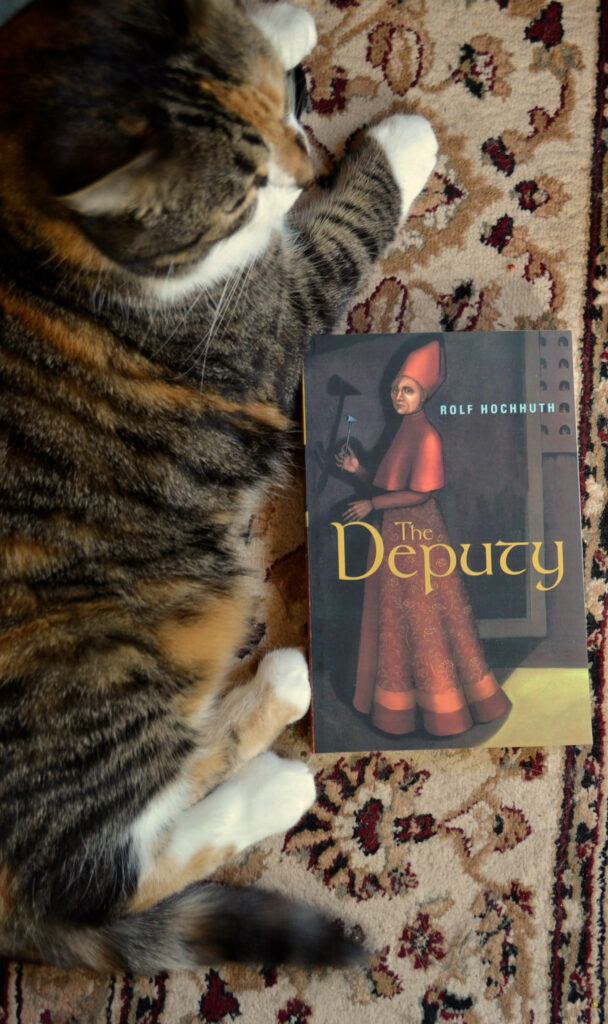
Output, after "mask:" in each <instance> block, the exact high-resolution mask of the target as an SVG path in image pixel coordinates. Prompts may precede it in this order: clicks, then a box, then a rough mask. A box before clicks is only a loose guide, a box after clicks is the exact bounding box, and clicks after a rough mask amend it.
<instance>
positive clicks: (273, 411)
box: [0, 285, 292, 430]
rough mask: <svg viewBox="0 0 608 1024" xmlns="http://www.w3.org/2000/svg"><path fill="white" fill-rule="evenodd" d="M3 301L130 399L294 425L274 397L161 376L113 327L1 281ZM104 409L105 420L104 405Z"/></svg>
mask: <svg viewBox="0 0 608 1024" xmlns="http://www.w3.org/2000/svg"><path fill="white" fill-rule="evenodd" d="M0 303H1V304H2V307H3V309H4V310H5V311H6V313H8V314H9V315H10V316H12V317H14V318H15V319H16V320H19V321H20V322H21V323H22V324H24V326H25V327H27V328H29V329H30V330H31V331H33V332H34V333H35V334H38V335H40V336H42V337H44V338H46V339H47V341H49V342H50V343H51V344H52V345H53V347H54V348H56V349H57V350H58V351H60V352H61V353H62V354H63V355H64V356H65V357H66V358H67V359H69V360H70V361H73V362H80V363H82V364H83V366H85V367H87V369H89V370H93V371H96V372H98V373H104V374H110V373H111V374H112V375H113V376H114V377H115V378H116V379H117V381H118V383H119V385H120V387H121V389H122V390H124V392H125V393H126V394H127V396H128V397H129V399H131V400H133V401H136V402H138V403H139V404H140V405H142V406H145V407H146V408H155V409H158V410H160V411H163V410H166V411H168V412H170V411H172V410H174V409H176V408H188V409H190V410H192V411H193V412H199V413H203V412H204V411H205V410H206V409H210V408H213V409H217V410H218V411H219V412H225V413H227V414H228V415H233V416H238V417H245V418H246V419H248V420H250V421H253V422H254V423H255V422H257V423H259V424H261V425H263V426H265V427H271V428H274V429H276V430H287V429H289V428H290V427H291V425H292V424H291V420H290V419H289V417H288V416H286V415H285V414H284V413H282V412H281V410H280V409H279V408H278V407H277V406H276V405H275V404H274V403H272V402H262V401H259V402H256V401H254V402H248V403H245V404H239V403H238V402H232V401H230V400H229V399H226V398H223V397H222V396H221V395H218V394H215V393H213V392H211V391H205V392H204V393H203V394H201V393H200V392H199V391H198V390H196V389H195V388H193V387H191V386H190V385H188V384H183V383H182V384H178V383H168V382H167V381H164V380H162V379H159V375H160V374H161V373H162V367H158V366H155V365H154V364H153V363H150V362H149V360H147V359H146V358H145V356H142V355H139V354H138V353H132V352H127V351H126V350H125V349H124V348H123V346H122V344H121V342H120V340H119V339H117V338H115V337H114V336H113V335H112V334H111V333H110V332H109V331H106V330H104V329H103V328H99V327H97V326H96V325H94V324H90V323H88V322H87V321H86V320H79V321H77V322H76V323H73V322H71V321H70V320H69V319H68V318H66V317H62V316H57V317H55V318H51V317H50V316H47V315H46V314H45V313H43V312H42V311H41V310H39V309H36V308H35V307H33V306H32V305H30V304H29V303H27V302H26V301H25V300H23V299H21V298H19V297H18V296H16V295H14V294H13V293H12V292H10V291H9V290H8V289H7V288H5V287H3V286H2V285H0ZM97 404H99V402H98V403H97ZM99 413H100V416H101V418H102V419H104V415H103V414H104V410H103V409H102V408H100V409H99ZM106 413H107V415H105V420H106V421H107V425H108V426H111V425H112V423H113V417H112V416H111V414H110V411H109V410H106Z"/></svg>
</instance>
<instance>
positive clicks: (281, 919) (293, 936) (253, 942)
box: [207, 887, 369, 967]
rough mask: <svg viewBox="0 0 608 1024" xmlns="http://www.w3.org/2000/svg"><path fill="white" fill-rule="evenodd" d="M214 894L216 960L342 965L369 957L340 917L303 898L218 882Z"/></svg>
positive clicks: (213, 929) (306, 965)
mask: <svg viewBox="0 0 608 1024" xmlns="http://www.w3.org/2000/svg"><path fill="white" fill-rule="evenodd" d="M215 900H217V910H216V912H215V914H214V917H213V927H212V935H213V941H214V945H215V952H216V955H217V956H218V957H219V958H220V959H222V960H233V961H241V962H250V963H251V962H256V963H262V964H264V965H265V966H273V965H275V964H298V965H300V966H302V967H313V966H322V965H326V966H332V967H345V966H349V965H354V964H357V963H361V962H363V961H364V960H365V959H367V958H368V957H369V952H368V951H367V950H366V949H365V948H364V947H363V946H362V945H361V943H358V942H356V941H355V940H354V939H352V938H351V937H350V936H348V935H347V934H346V933H345V931H344V927H343V925H342V924H341V922H339V921H332V920H331V919H330V918H328V917H327V916H326V915H325V914H323V913H321V912H320V911H318V910H316V909H315V908H313V907H310V906H308V905H306V904H304V903H295V902H293V901H292V900H288V899H285V898H284V897H282V896H278V895H276V894H275V893H267V892H263V891H262V890H260V889H233V888H223V887H218V888H217V889H216V891H215V894H214V900H213V901H214V902H215ZM207 939H209V931H208V932H207Z"/></svg>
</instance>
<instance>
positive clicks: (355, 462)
mask: <svg viewBox="0 0 608 1024" xmlns="http://www.w3.org/2000/svg"><path fill="white" fill-rule="evenodd" d="M334 458H335V460H336V466H337V467H338V469H345V470H346V472H347V473H358V471H359V469H360V468H361V463H360V462H359V459H358V458H357V456H356V455H355V453H354V452H353V451H352V450H351V449H350V448H347V447H346V445H342V447H341V449H340V451H339V452H338V454H337V455H335V456H334Z"/></svg>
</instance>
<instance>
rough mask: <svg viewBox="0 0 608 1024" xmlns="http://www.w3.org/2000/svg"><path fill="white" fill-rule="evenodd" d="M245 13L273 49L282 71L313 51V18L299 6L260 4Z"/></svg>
mask: <svg viewBox="0 0 608 1024" xmlns="http://www.w3.org/2000/svg"><path fill="white" fill-rule="evenodd" d="M248 14H249V17H250V18H251V20H252V21H253V22H254V24H256V25H257V27H258V28H259V30H260V32H262V34H263V35H265V36H266V38H267V40H268V42H269V43H271V45H272V46H273V47H274V49H275V50H276V52H277V54H278V56H279V58H280V61H281V64H282V65H283V67H284V68H285V70H286V71H289V70H290V69H291V68H295V66H296V64H299V63H300V61H301V60H302V58H303V57H306V55H307V54H309V53H311V51H312V50H314V48H315V46H316V43H317V29H316V26H315V22H314V18H313V17H312V15H311V14H309V13H308V11H304V10H302V8H301V7H294V6H293V5H292V4H287V3H277V4H264V5H263V6H255V7H253V8H252V9H250V10H249V11H248Z"/></svg>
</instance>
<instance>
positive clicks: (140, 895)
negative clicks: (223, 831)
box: [129, 845, 236, 913]
mask: <svg viewBox="0 0 608 1024" xmlns="http://www.w3.org/2000/svg"><path fill="white" fill-rule="evenodd" d="M235 853H236V846H234V845H230V846H205V847H203V848H202V849H201V850H198V851H197V852H196V853H195V855H194V856H193V857H191V858H190V860H189V861H187V863H186V864H183V865H182V866H179V865H178V864H177V863H176V861H175V860H174V858H173V857H172V856H171V855H170V854H163V855H161V856H160V857H159V858H158V860H157V861H156V863H155V865H154V867H153V868H152V870H151V871H150V873H149V874H148V875H146V876H145V877H144V878H143V879H142V880H141V882H140V884H139V888H138V890H137V892H136V893H135V896H134V897H133V899H132V900H131V901H130V903H129V912H130V913H134V912H135V911H139V910H145V909H146V908H147V907H151V906H154V905H155V904H156V903H159V902H160V900H164V899H166V898H167V896H171V895H172V894H173V893H176V892H182V890H183V889H185V888H186V887H187V886H188V885H191V883H192V882H198V881H199V880H200V879H202V878H206V877H207V875H210V874H211V872H212V871H215V870H216V868H219V867H221V866H222V864H225V863H226V861H228V860H230V858H231V857H234V855H235Z"/></svg>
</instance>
